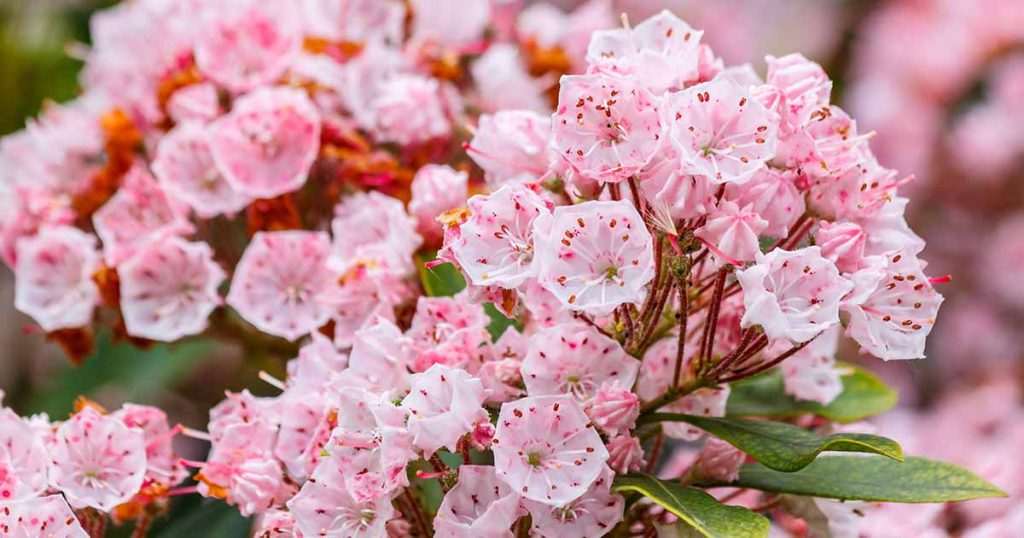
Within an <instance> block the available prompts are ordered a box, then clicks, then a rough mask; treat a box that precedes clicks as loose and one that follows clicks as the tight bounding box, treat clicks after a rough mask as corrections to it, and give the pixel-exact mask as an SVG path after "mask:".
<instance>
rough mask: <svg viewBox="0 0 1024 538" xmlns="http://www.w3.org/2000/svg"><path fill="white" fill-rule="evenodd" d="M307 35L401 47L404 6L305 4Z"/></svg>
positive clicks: (365, 0)
mask: <svg viewBox="0 0 1024 538" xmlns="http://www.w3.org/2000/svg"><path fill="white" fill-rule="evenodd" d="M299 9H300V10H301V11H302V14H303V21H302V22H303V26H304V30H305V32H306V34H307V35H311V36H316V37H321V38H324V39H327V40H330V41H337V42H342V41H349V42H353V43H359V42H364V41H374V40H380V41H382V42H385V43H392V44H396V43H401V41H402V33H403V29H402V26H403V22H404V20H405V16H406V10H405V6H404V5H403V4H402V2H399V1H396V0H384V1H379V0H346V1H345V2H336V1H335V0H302V1H301V2H300V7H299Z"/></svg>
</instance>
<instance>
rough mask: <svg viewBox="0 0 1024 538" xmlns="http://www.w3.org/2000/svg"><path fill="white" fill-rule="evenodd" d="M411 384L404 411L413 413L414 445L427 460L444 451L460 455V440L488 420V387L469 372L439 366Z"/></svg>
mask: <svg viewBox="0 0 1024 538" xmlns="http://www.w3.org/2000/svg"><path fill="white" fill-rule="evenodd" d="M411 382H412V388H410V389H409V395H408V396H406V397H405V398H404V399H403V400H402V408H403V409H405V410H406V411H408V412H409V423H408V428H409V433H411V434H412V435H413V440H412V442H413V444H414V445H415V446H416V448H419V449H420V450H422V451H423V455H424V456H426V457H430V456H431V455H432V454H433V453H434V452H436V451H437V449H439V448H441V447H447V448H448V450H450V451H452V452H455V451H457V450H458V444H459V440H460V439H461V438H462V437H463V436H464V435H466V434H468V433H470V432H472V431H473V427H474V426H476V425H477V424H478V423H480V422H486V421H487V420H488V415H487V410H486V409H484V407H483V403H484V397H485V396H484V387H483V385H482V384H481V383H480V380H479V379H477V378H475V377H472V376H470V375H469V374H467V373H466V371H465V370H461V369H458V368H449V367H447V366H444V365H442V364H435V365H433V366H431V367H430V368H429V369H427V371H425V372H423V373H419V374H414V375H413V376H412V380H411Z"/></svg>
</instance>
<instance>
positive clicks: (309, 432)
mask: <svg viewBox="0 0 1024 538" xmlns="http://www.w3.org/2000/svg"><path fill="white" fill-rule="evenodd" d="M327 379H329V377H328V378H326V379H324V381H325V382H326V381H327ZM275 408H276V414H277V418H278V420H279V421H280V423H281V426H280V429H279V430H278V433H277V440H276V443H275V444H274V451H273V452H274V457H275V458H277V459H278V460H280V461H281V463H283V464H284V466H285V468H286V469H287V470H288V474H289V475H290V476H291V477H292V478H294V479H296V480H302V479H305V478H306V477H308V476H309V474H310V473H311V472H312V471H313V469H314V468H316V465H317V464H318V463H319V462H320V460H321V459H322V452H323V450H324V447H325V446H327V441H328V439H329V438H330V436H331V431H332V430H333V429H334V420H333V416H334V414H335V413H336V412H337V409H335V408H334V406H333V404H332V402H331V398H330V397H329V396H327V395H325V394H324V393H323V392H314V391H311V390H310V387H307V386H303V385H295V386H290V387H288V389H287V390H285V391H284V393H282V394H281V395H280V396H279V397H278V398H277V401H276V402H275Z"/></svg>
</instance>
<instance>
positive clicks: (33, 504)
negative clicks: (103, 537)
mask: <svg viewBox="0 0 1024 538" xmlns="http://www.w3.org/2000/svg"><path fill="white" fill-rule="evenodd" d="M0 533H3V535H4V536H12V537H18V538H21V537H24V538H29V537H33V536H46V537H47V538H89V534H88V533H87V532H85V529H83V528H82V524H81V523H79V522H78V518H77V517H75V513H74V512H72V511H71V507H70V506H68V502H67V501H66V500H64V497H62V496H61V495H59V494H55V495H47V496H45V497H33V498H31V499H24V500H21V501H16V502H0Z"/></svg>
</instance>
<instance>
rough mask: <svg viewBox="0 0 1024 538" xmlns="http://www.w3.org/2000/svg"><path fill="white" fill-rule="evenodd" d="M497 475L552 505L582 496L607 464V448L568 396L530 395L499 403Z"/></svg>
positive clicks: (519, 490)
mask: <svg viewBox="0 0 1024 538" xmlns="http://www.w3.org/2000/svg"><path fill="white" fill-rule="evenodd" d="M492 443H493V444H492V450H493V452H494V467H495V469H496V470H497V474H498V477H499V478H501V480H503V481H504V482H505V483H506V484H508V485H509V486H511V487H512V489H513V491H515V492H516V493H518V494H519V495H521V496H523V497H525V498H527V499H531V500H534V501H537V502H541V503H544V504H548V505H551V506H565V505H566V504H568V503H570V502H572V501H574V500H576V499H578V498H579V497H580V496H582V495H583V494H584V493H585V492H586V491H587V489H588V488H590V485H591V484H593V483H594V481H596V480H597V479H598V477H599V476H600V474H601V472H602V471H603V470H604V469H606V468H607V467H606V466H605V461H606V460H607V459H608V451H607V450H606V449H605V447H604V443H602V442H601V436H600V435H599V434H598V433H597V430H595V429H594V427H593V426H591V425H590V419H589V418H588V417H587V415H586V413H584V412H583V409H582V408H581V407H580V405H579V404H578V403H576V401H575V400H574V399H573V398H571V397H569V396H531V397H529V398H523V399H521V400H516V401H514V402H509V403H506V404H504V405H502V406H501V412H500V414H499V415H498V427H497V431H496V432H495V435H494V440H493V441H492Z"/></svg>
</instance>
